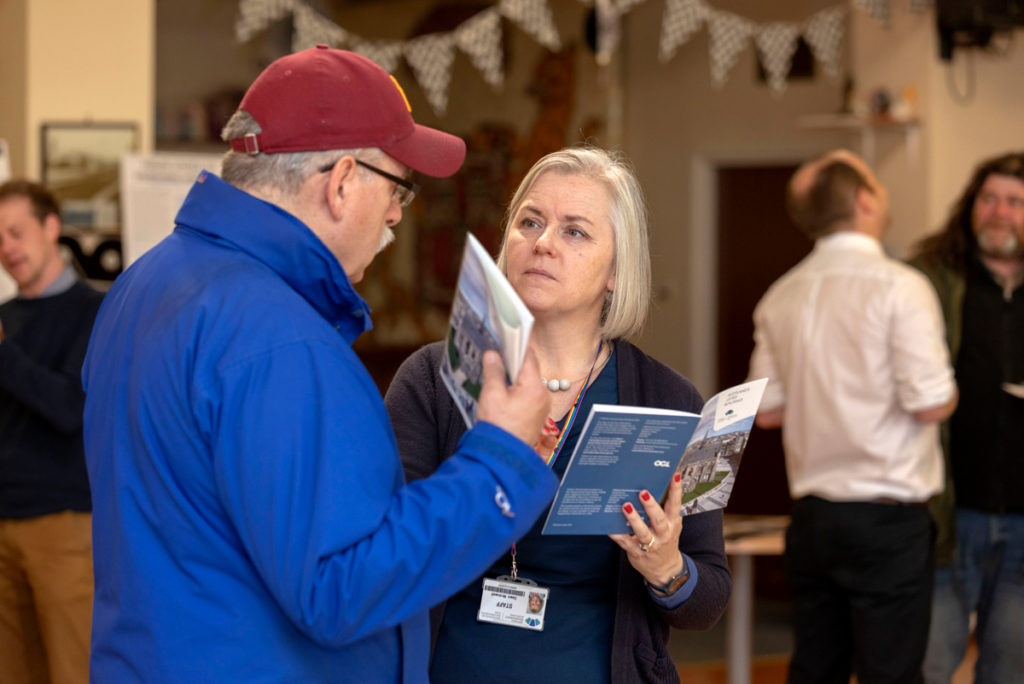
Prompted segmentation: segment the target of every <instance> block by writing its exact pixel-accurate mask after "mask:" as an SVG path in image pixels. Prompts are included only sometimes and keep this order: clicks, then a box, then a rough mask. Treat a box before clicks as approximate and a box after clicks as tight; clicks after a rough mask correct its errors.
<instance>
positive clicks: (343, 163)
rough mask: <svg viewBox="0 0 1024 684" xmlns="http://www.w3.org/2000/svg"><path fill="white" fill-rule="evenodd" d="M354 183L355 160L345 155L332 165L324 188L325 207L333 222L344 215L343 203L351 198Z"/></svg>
mask: <svg viewBox="0 0 1024 684" xmlns="http://www.w3.org/2000/svg"><path fill="white" fill-rule="evenodd" d="M355 182H356V158H355V157H353V156H352V155H345V156H344V157H342V158H341V159H339V160H338V162H337V163H336V164H335V165H334V167H333V168H332V169H331V171H330V174H329V175H328V178H327V185H326V186H325V188H324V193H325V197H324V199H325V200H326V201H327V206H328V208H329V210H330V212H331V216H332V217H333V218H334V220H335V221H337V220H339V219H341V217H342V215H343V214H344V209H345V201H346V200H347V199H348V198H349V197H351V194H352V185H353V183H355Z"/></svg>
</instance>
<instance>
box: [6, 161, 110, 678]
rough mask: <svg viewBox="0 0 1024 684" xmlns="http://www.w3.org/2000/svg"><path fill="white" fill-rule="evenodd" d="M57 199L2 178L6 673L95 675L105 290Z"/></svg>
mask: <svg viewBox="0 0 1024 684" xmlns="http://www.w3.org/2000/svg"><path fill="white" fill-rule="evenodd" d="M60 228H61V221H60V213H59V210H58V208H57V202H56V200H55V199H54V198H53V195H51V194H50V192H49V191H48V190H47V189H46V188H44V187H43V186H41V185H38V184H36V183H32V182H29V181H24V180H13V181H8V182H7V183H5V184H3V185H0V264H2V265H3V267H4V270H5V271H6V272H7V273H8V274H10V276H11V277H12V278H13V279H14V281H15V282H16V283H17V285H18V294H17V296H16V297H14V298H13V299H10V300H8V301H6V302H4V303H3V304H0V682H12V683H13V682H28V683H30V684H34V683H36V682H54V683H60V682H87V681H88V679H89V629H90V623H91V621H92V593H93V592H92V586H93V576H92V541H91V532H90V525H91V517H92V516H91V514H90V510H91V508H92V505H91V501H90V497H89V481H88V478H87V476H86V470H85V457H84V453H83V448H82V405H83V401H84V395H83V393H82V380H81V372H82V360H83V359H84V358H85V350H86V347H87V346H88V343H89V334H90V333H91V331H92V324H93V320H94V319H95V318H96V311H97V310H98V309H99V306H100V302H101V300H102V295H101V294H100V293H99V292H97V291H95V290H93V289H92V288H91V287H89V286H88V285H87V284H85V283H84V282H81V281H79V280H78V279H77V277H76V276H75V273H74V271H73V270H72V269H71V267H70V266H68V265H66V264H65V263H64V261H63V260H62V258H61V255H60V252H59V250H58V246H57V238H58V236H59V235H60Z"/></svg>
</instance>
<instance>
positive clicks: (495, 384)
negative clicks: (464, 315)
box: [476, 349, 551, 446]
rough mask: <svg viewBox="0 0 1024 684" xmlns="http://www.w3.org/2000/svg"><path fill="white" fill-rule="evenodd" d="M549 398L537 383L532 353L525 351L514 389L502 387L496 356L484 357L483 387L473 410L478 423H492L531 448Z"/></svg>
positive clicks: (492, 353)
mask: <svg viewBox="0 0 1024 684" xmlns="http://www.w3.org/2000/svg"><path fill="white" fill-rule="evenodd" d="M549 395H550V392H549V391H548V389H547V388H546V387H545V386H544V383H542V382H541V381H540V370H539V369H538V368H537V359H536V358H535V357H534V356H533V352H532V351H531V350H529V349H528V350H527V351H526V358H525V359H523V367H522V368H521V369H520V371H519V378H518V379H517V380H516V382H515V384H514V385H506V384H505V364H503V363H502V362H501V356H499V355H498V352H496V351H487V352H485V353H484V385H483V387H482V388H481V389H480V401H479V402H478V403H477V406H476V417H477V419H478V420H484V421H487V422H488V423H493V424H494V425H497V426H498V427H500V428H501V429H503V430H505V431H506V432H510V433H512V434H513V435H515V436H516V437H518V438H519V439H521V440H523V441H524V442H526V443H527V444H529V445H531V446H533V445H535V444H537V441H538V439H539V438H540V436H541V434H542V432H543V430H544V425H545V423H546V421H547V417H548V411H549V410H550V408H551V397H550V396H549Z"/></svg>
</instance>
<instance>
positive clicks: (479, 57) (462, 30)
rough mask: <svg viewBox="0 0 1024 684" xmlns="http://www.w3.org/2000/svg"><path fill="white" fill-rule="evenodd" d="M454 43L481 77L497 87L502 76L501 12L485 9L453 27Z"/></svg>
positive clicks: (503, 73)
mask: <svg viewBox="0 0 1024 684" xmlns="http://www.w3.org/2000/svg"><path fill="white" fill-rule="evenodd" d="M454 35H455V44H456V45H458V46H459V49H460V50H462V51H463V52H465V53H466V56H467V57H469V61H471V62H473V66H475V67H476V68H477V69H479V70H480V73H481V74H482V75H483V77H484V80H485V81H487V82H488V83H490V84H491V86H492V87H494V88H500V87H501V84H502V83H503V82H504V80H505V71H504V64H503V62H502V52H501V15H500V14H498V12H497V11H496V10H495V9H494V8H490V9H486V10H484V11H483V12H480V13H479V14H477V15H476V16H474V17H472V18H471V19H468V20H466V21H464V22H462V24H460V25H459V27H458V28H457V29H455V33H454Z"/></svg>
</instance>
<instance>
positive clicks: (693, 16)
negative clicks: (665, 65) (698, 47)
mask: <svg viewBox="0 0 1024 684" xmlns="http://www.w3.org/2000/svg"><path fill="white" fill-rule="evenodd" d="M707 14H708V10H707V6H706V5H704V3H703V2H701V0H666V2H665V14H664V15H663V16H662V19H661V40H660V44H659V46H658V59H660V60H661V61H662V62H667V61H668V60H670V59H672V57H673V56H674V55H675V54H676V49H677V48H678V47H679V46H680V45H682V44H683V43H685V42H686V41H688V40H690V38H691V37H692V36H693V34H694V33H696V32H697V30H698V29H699V28H700V27H701V26H703V25H704V22H705V21H706V20H707Z"/></svg>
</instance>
